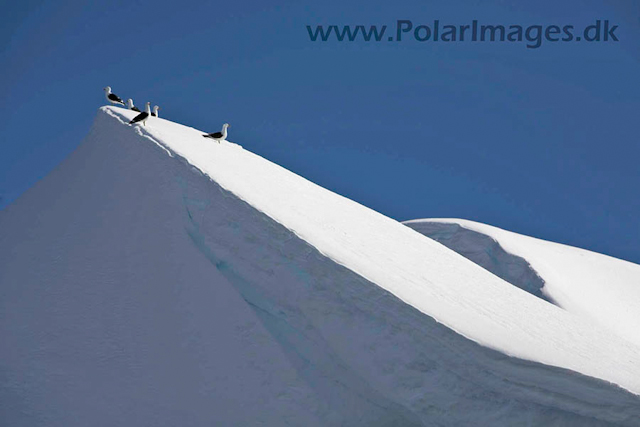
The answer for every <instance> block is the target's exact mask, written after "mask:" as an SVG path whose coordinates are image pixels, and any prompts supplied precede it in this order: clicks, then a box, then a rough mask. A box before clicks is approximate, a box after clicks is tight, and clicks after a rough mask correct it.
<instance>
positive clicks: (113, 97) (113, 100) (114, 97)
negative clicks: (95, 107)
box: [104, 86, 124, 107]
mask: <svg viewBox="0 0 640 427" xmlns="http://www.w3.org/2000/svg"><path fill="white" fill-rule="evenodd" d="M104 96H106V97H107V101H109V102H110V103H112V104H118V105H122V106H123V107H124V101H123V100H122V99H120V97H119V96H118V95H116V94H115V93H111V86H107V87H105V88H104Z"/></svg>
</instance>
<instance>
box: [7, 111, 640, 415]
mask: <svg viewBox="0 0 640 427" xmlns="http://www.w3.org/2000/svg"><path fill="white" fill-rule="evenodd" d="M134 114H135V113H133V112H130V111H128V110H124V109H120V108H115V107H103V108H102V109H101V110H100V111H99V113H98V116H97V117H96V120H95V123H94V125H93V128H92V130H91V132H90V133H89V135H88V136H87V138H86V139H85V141H84V142H83V144H82V145H81V146H80V147H79V148H78V149H77V150H76V151H75V152H74V153H73V154H72V155H71V156H70V157H69V158H68V159H67V160H66V161H65V162H63V163H62V164H61V165H60V166H59V167H58V168H57V169H56V170H55V171H54V172H53V173H51V174H50V175H49V176H48V177H46V178H45V179H43V180H42V181H41V182H39V183H38V184H37V185H36V186H34V187H33V188H32V189H31V190H29V191H28V192H27V193H26V194H24V195H23V196H22V197H21V198H20V199H18V200H17V201H16V202H15V203H14V204H12V205H10V206H9V207H8V208H7V209H5V210H3V211H1V212H0V292H1V298H0V342H1V343H2V346H1V348H0V419H2V420H3V421H5V422H6V424H7V425H12V426H33V425H46V426H86V425H94V426H102V425H104V426H107V425H108V426H112V425H155V426H163V425H166V426H174V425H182V426H191V425H193V426H200V425H212V424H213V425H296V426H299V425H305V426H312V425H362V426H390V425H394V426H395V425H402V426H411V425H416V426H419V425H423V426H430V425H522V424H535V425H580V426H583V425H610V424H617V425H640V346H639V345H637V343H636V342H634V341H633V340H629V339H626V338H622V337H621V336H619V335H618V334H615V333H612V332H611V329H610V327H609V326H608V325H605V324H603V323H602V322H600V321H598V319H596V318H589V317H585V316H583V315H581V314H579V313H574V312H572V311H571V310H568V309H567V310H565V309H563V308H560V307H558V306H557V305H554V304H551V303H550V302H549V301H545V300H543V299H541V298H538V297H536V296H534V295H532V294H531V293H529V292H526V291H524V290H522V289H520V288H518V287H517V286H513V285H512V284H511V283H509V282H507V281H505V280H503V279H502V278H500V277H498V276H496V275H495V274H493V273H491V272H489V271H487V270H486V269H484V268H482V267H480V266H478V265H477V264H475V263H474V262H472V261H470V260H468V259H466V258H465V257H463V256H461V255H459V254H458V253H456V252H455V251H453V250H450V249H448V248H446V247H445V246H443V245H441V244H440V243H438V242H436V241H434V240H432V239H429V238H427V237H425V236H423V235H421V234H420V233H417V232H416V231H414V230H411V229H410V228H409V227H406V226H405V225H403V224H401V223H399V222H397V221H394V220H392V219H390V218H387V217H385V216H383V215H381V214H379V213H377V212H374V211H372V210H370V209H368V208H366V207H364V206H362V205H359V204H358V203H355V202H353V201H351V200H348V199H346V198H344V197H341V196H339V195H337V194H334V193H332V192H330V191H328V190H325V189H323V188H321V187H319V186H317V185H315V184H313V183H311V182H309V181H307V180H305V179H304V178H301V177H300V176H297V175H295V174H293V173H291V172H289V171H287V170H285V169H283V168H281V167H279V166H277V165H275V164H273V163H270V162H269V161H267V160H265V159H263V158H261V157H259V156H256V155H254V154H252V153H250V152H249V151H246V150H244V149H243V148H242V147H240V146H239V145H236V144H233V143H229V142H223V143H221V144H218V143H216V142H212V141H211V140H208V139H205V138H203V137H202V132H199V131H197V130H195V129H192V128H189V127H185V126H182V125H179V124H176V123H172V122H170V121H167V120H164V119H158V118H152V119H150V120H149V122H148V123H147V126H146V127H144V128H142V127H130V126H128V125H126V124H125V123H126V122H128V120H130V119H131V118H132V117H133V115H134ZM532 266H533V264H532ZM543 288H544V289H545V293H546V286H545V287H543ZM552 294H553V293H552V292H550V293H549V295H551V298H552V299H553V300H555V299H556V298H557V297H556V296H555V295H552ZM561 305H562V304H561Z"/></svg>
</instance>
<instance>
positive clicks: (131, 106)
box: [127, 98, 133, 108]
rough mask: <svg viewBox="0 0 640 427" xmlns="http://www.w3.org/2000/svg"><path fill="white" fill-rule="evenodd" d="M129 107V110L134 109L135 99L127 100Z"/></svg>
mask: <svg viewBox="0 0 640 427" xmlns="http://www.w3.org/2000/svg"><path fill="white" fill-rule="evenodd" d="M127 106H128V107H129V108H133V99H131V98H129V99H128V100H127Z"/></svg>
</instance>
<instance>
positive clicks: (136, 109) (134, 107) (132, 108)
mask: <svg viewBox="0 0 640 427" xmlns="http://www.w3.org/2000/svg"><path fill="white" fill-rule="evenodd" d="M131 110H132V111H137V112H138V113H139V112H140V109H139V108H138V107H136V106H135V105H134V106H133V107H131Z"/></svg>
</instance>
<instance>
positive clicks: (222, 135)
mask: <svg viewBox="0 0 640 427" xmlns="http://www.w3.org/2000/svg"><path fill="white" fill-rule="evenodd" d="M230 127H231V125H230V124H229V123H225V124H223V125H222V132H214V133H208V134H206V135H202V136H204V137H205V138H211V139H213V140H216V141H218V142H220V141H224V140H226V139H227V128H230Z"/></svg>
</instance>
